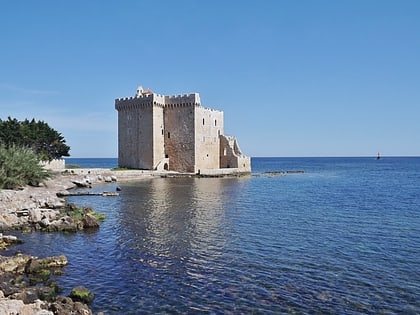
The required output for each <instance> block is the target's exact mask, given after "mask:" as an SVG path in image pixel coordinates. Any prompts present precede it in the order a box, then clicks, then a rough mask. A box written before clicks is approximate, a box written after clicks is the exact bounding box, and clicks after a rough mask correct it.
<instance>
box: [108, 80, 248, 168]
mask: <svg viewBox="0 0 420 315" xmlns="http://www.w3.org/2000/svg"><path fill="white" fill-rule="evenodd" d="M115 109H116V110H117V111H118V163H119V166H121V167H127V168H134V169H146V170H170V171H177V172H187V173H195V174H207V173H212V172H213V173H214V170H218V169H231V171H232V172H239V173H249V172H251V159H250V158H249V157H247V156H245V155H244V154H242V152H241V150H240V148H239V145H238V142H237V140H236V138H235V137H232V136H226V135H224V130H223V129H224V121H223V112H222V111H219V110H214V109H209V108H204V107H202V106H201V101H200V95H199V94H198V93H192V94H185V95H174V96H167V95H161V94H156V93H153V92H152V91H151V90H144V89H143V88H142V87H141V86H140V87H139V88H138V89H137V91H136V94H135V96H133V97H126V98H118V99H116V100H115ZM225 172H227V171H226V170H225Z"/></svg>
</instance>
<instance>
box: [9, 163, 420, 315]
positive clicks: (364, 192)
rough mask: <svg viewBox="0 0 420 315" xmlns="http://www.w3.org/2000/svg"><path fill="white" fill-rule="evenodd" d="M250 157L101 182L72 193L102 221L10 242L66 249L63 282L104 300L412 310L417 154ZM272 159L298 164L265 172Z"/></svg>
mask: <svg viewBox="0 0 420 315" xmlns="http://www.w3.org/2000/svg"><path fill="white" fill-rule="evenodd" d="M100 160H101V159H100ZM114 161H115V160H114ZM108 162H110V161H108ZM99 163H102V164H103V163H104V161H98V164H99ZM252 166H253V174H252V176H249V177H243V178H165V179H163V178H157V179H152V180H144V181H140V182H130V183H118V184H110V185H107V186H103V187H97V188H95V189H96V190H98V191H103V190H113V189H115V186H116V185H119V186H120V187H121V188H122V191H121V195H120V196H119V197H117V198H104V197H91V196H89V197H72V198H69V201H71V202H75V203H77V204H80V205H91V206H93V207H94V208H95V209H96V211H98V212H103V213H105V214H106V215H107V219H106V221H105V222H104V223H103V224H102V226H101V228H100V230H99V231H97V232H95V233H78V234H69V235H63V234H46V233H32V234H29V235H22V236H21V237H23V238H24V239H25V241H26V242H25V244H23V245H20V246H19V247H18V246H16V247H14V248H13V249H12V250H16V249H19V250H22V251H24V252H28V253H32V254H34V255H38V256H45V255H55V254H65V255H67V257H68V259H69V261H70V264H69V266H67V267H66V274H65V275H63V276H61V277H59V278H58V282H59V284H60V285H61V286H62V287H63V288H64V289H65V292H64V293H68V291H69V290H70V289H71V288H72V287H74V286H76V285H79V284H83V285H85V286H86V287H88V288H89V289H91V290H92V291H93V292H94V293H95V295H96V298H95V300H94V302H93V303H92V305H91V307H92V308H93V309H94V311H96V312H97V311H103V312H105V314H155V313H161V314H176V313H183V314H250V313H253V314H288V313H290V314H378V313H382V314H418V313H420V237H419V235H420V184H419V183H420V158H391V157H389V158H388V157H385V158H383V159H381V160H378V161H377V160H375V159H374V158H254V159H253V160H252ZM281 170H302V171H304V173H297V174H287V175H284V176H273V175H269V174H266V173H264V172H265V171H281Z"/></svg>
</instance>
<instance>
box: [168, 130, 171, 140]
mask: <svg viewBox="0 0 420 315" xmlns="http://www.w3.org/2000/svg"><path fill="white" fill-rule="evenodd" d="M170 137H171V133H170V132H169V131H168V139H169V138H170Z"/></svg>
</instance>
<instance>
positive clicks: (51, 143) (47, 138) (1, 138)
mask: <svg viewBox="0 0 420 315" xmlns="http://www.w3.org/2000/svg"><path fill="white" fill-rule="evenodd" d="M0 142H1V143H3V144H4V145H5V146H6V147H11V146H12V145H15V146H19V147H26V148H30V149H32V150H33V151H34V152H35V153H36V154H38V155H39V157H40V159H41V160H48V161H50V160H52V159H58V158H61V157H62V156H69V151H70V147H69V146H68V145H66V140H65V139H64V137H63V136H62V135H61V133H59V132H57V131H56V130H54V129H53V128H51V127H50V126H48V124H47V123H45V122H43V121H36V120H35V119H32V120H28V119H25V120H24V121H18V120H17V119H16V118H14V119H12V118H11V117H8V119H7V120H4V121H3V120H1V119H0Z"/></svg>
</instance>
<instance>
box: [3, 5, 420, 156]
mask: <svg viewBox="0 0 420 315" xmlns="http://www.w3.org/2000/svg"><path fill="white" fill-rule="evenodd" d="M0 40H1V46H0V47H1V48H0V118H2V119H6V118H7V116H12V117H15V118H18V119H24V118H35V119H38V120H44V121H46V122H47V123H48V124H49V125H50V126H52V127H53V128H55V129H56V130H58V131H59V132H61V133H62V134H63V135H64V137H65V138H66V140H67V144H69V145H70V146H71V152H70V153H71V155H72V156H73V157H116V156H117V111H115V109H114V100H115V98H118V97H125V96H132V95H134V93H135V90H136V88H137V86H138V85H143V86H144V87H145V88H151V89H152V90H154V91H155V92H157V93H160V94H184V93H190V92H199V93H200V95H201V101H202V104H203V105H204V106H205V107H211V108H216V109H220V110H223V111H224V112H225V133H226V134H230V135H235V136H236V137H237V138H238V140H239V144H240V146H241V148H242V150H243V151H244V152H245V153H246V154H247V155H250V156H372V155H376V153H377V152H378V151H380V152H381V153H382V154H383V155H416V156H420V1H417V0H413V1H410V0H404V1H399V0H395V1H387V0H376V1H375V0H372V1H366V0H360V1H357V0H352V1H350V0H348V1H335V0H331V1H312V0H308V1H292V0H289V1H286V0H273V1H269V0H264V1H243V0H241V1H239V0H238V1H219V0H212V1H199V0H194V1H193V0H191V1H187V0H179V1H173V0H166V1H140V0H138V1H129V0H125V1H29V0H28V1H2V2H1V4H0Z"/></svg>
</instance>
